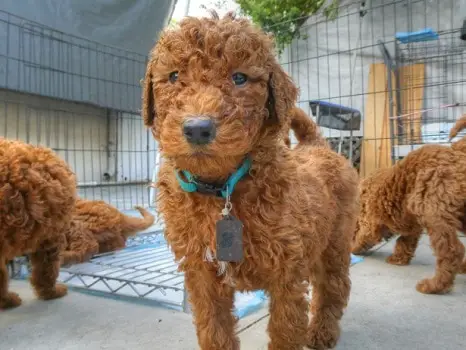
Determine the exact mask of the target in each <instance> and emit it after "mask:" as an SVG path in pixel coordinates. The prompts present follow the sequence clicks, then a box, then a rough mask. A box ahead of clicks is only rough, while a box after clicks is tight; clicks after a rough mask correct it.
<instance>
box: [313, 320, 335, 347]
mask: <svg viewBox="0 0 466 350" xmlns="http://www.w3.org/2000/svg"><path fill="white" fill-rule="evenodd" d="M339 337H340V327H339V325H338V321H327V322H325V321H322V322H313V321H311V324H310V326H309V333H308V341H307V346H308V347H309V348H311V349H316V350H324V349H331V348H334V347H335V345H337V341H338V338H339Z"/></svg>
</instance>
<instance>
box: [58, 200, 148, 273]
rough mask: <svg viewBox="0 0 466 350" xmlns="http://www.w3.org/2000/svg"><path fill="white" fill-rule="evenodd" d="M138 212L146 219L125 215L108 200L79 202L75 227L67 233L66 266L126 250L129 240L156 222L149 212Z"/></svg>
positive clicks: (64, 261)
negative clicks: (96, 256)
mask: <svg viewBox="0 0 466 350" xmlns="http://www.w3.org/2000/svg"><path fill="white" fill-rule="evenodd" d="M135 209H137V210H138V211H139V212H140V213H141V215H142V218H137V217H133V216H128V215H125V214H123V213H121V212H120V211H119V210H118V209H117V208H115V207H113V206H111V205H110V204H108V203H106V202H104V201H100V200H86V199H78V200H77V201H76V207H75V209H74V212H73V219H72V223H71V227H70V229H69V230H67V232H66V239H67V247H66V249H65V251H63V252H62V265H70V264H76V263H82V262H84V261H88V260H89V259H90V258H91V257H92V256H93V255H95V254H102V253H107V252H112V251H115V250H119V249H123V248H124V247H125V245H126V240H127V238H128V237H130V236H133V235H135V234H136V233H138V232H139V231H143V230H145V229H147V228H149V227H150V226H152V225H153V223H154V221H155V217H154V216H153V215H152V214H151V213H149V212H148V211H147V210H146V209H144V208H142V207H135Z"/></svg>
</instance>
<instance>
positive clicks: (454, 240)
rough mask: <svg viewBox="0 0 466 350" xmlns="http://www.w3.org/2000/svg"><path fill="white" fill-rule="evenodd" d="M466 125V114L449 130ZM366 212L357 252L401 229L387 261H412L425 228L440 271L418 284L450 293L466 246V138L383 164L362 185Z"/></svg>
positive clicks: (463, 266) (464, 267) (464, 266)
mask: <svg viewBox="0 0 466 350" xmlns="http://www.w3.org/2000/svg"><path fill="white" fill-rule="evenodd" d="M465 127H466V115H464V116H463V117H462V118H461V119H459V120H458V121H457V123H456V125H455V126H454V127H453V129H452V130H451V132H450V139H453V138H454V137H455V136H456V135H457V134H458V132H459V131H461V129H463V128H465ZM360 201H361V212H360V216H359V220H358V225H357V230H356V234H355V237H354V246H353V253H354V254H361V253H363V252H365V251H367V250H368V249H370V248H372V247H373V246H374V245H376V244H378V243H379V242H381V241H382V239H383V238H389V237H391V236H392V232H396V233H398V234H400V237H399V238H398V239H397V241H396V245H395V251H394V253H393V254H392V255H391V256H390V257H388V258H387V262H388V263H390V264H394V265H408V264H409V263H410V261H411V259H412V258H413V256H414V252H415V250H416V247H417V244H418V241H419V238H420V236H421V234H422V232H423V229H426V231H427V234H428V235H429V238H430V241H431V245H432V248H433V250H434V253H435V256H436V258H437V268H436V273H435V276H434V277H433V278H431V279H423V280H421V281H420V282H419V283H418V284H417V287H416V288H417V290H418V291H419V292H422V293H447V292H449V291H450V290H451V289H452V287H453V283H454V280H455V276H456V274H457V273H458V272H460V273H466V261H464V262H462V260H463V257H464V254H465V249H464V246H463V244H462V243H461V241H460V240H459V239H458V237H457V231H463V232H464V231H465V230H466V137H463V138H462V139H460V140H459V141H457V142H454V143H453V144H452V146H451V147H446V146H439V145H425V146H423V147H421V148H419V149H417V150H414V151H412V152H410V153H409V154H408V155H407V156H406V157H405V158H404V159H403V160H401V161H399V162H398V163H397V164H395V165H394V166H393V167H391V168H387V169H379V170H377V171H376V172H374V173H373V174H371V175H370V176H369V177H368V178H367V179H364V180H363V181H362V182H361V185H360Z"/></svg>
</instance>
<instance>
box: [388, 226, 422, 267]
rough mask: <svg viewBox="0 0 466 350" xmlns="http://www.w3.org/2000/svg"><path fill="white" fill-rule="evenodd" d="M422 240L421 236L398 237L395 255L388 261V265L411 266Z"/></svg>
mask: <svg viewBox="0 0 466 350" xmlns="http://www.w3.org/2000/svg"><path fill="white" fill-rule="evenodd" d="M420 238H421V235H420V234H416V235H410V236H400V237H398V239H397V240H396V244H395V250H394V252H393V254H392V255H390V256H389V257H388V258H387V259H386V261H387V263H389V264H392V265H409V263H410V262H411V259H412V258H413V257H414V252H415V251H416V248H417V244H418V243H419V239H420Z"/></svg>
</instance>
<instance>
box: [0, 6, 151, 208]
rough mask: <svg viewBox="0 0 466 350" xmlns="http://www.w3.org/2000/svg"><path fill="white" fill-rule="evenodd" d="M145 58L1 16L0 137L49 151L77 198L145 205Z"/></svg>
mask: <svg viewBox="0 0 466 350" xmlns="http://www.w3.org/2000/svg"><path fill="white" fill-rule="evenodd" d="M145 66H146V56H144V55H140V54H137V53H132V52H128V51H126V50H122V49H118V48H113V47H110V46H107V45H101V44H99V43H96V42H92V41H90V40H86V39H82V38H79V37H76V36H73V35H69V34H66V33H62V32H59V31H57V30H54V29H52V28H49V27H46V26H43V25H41V24H38V23H35V22H31V21H29V20H25V19H23V18H20V17H18V16H15V15H12V14H10V13H7V12H4V11H0V136H3V137H7V138H12V139H21V140H23V141H26V142H28V143H31V144H40V145H45V146H47V147H50V148H52V149H53V150H54V151H56V152H57V154H58V155H59V156H61V157H62V158H63V159H64V160H66V161H67V162H68V164H69V165H70V166H71V168H72V169H73V170H74V171H75V173H76V175H77V180H78V187H79V194H80V195H81V196H82V197H85V198H89V199H103V200H105V201H107V202H108V203H110V204H112V205H115V206H116V207H117V208H119V209H122V210H123V209H131V208H132V207H133V206H135V205H144V206H147V205H151V204H152V202H153V200H152V198H151V194H152V192H151V191H150V189H149V187H148V185H149V183H150V181H151V179H152V178H153V172H154V167H155V160H156V158H157V151H156V150H157V147H156V143H155V141H154V140H153V138H152V136H151V135H150V133H149V132H148V131H146V129H145V128H144V126H143V123H142V119H141V117H140V113H139V109H140V104H141V86H140V79H141V78H142V77H143V76H144V72H145Z"/></svg>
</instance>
